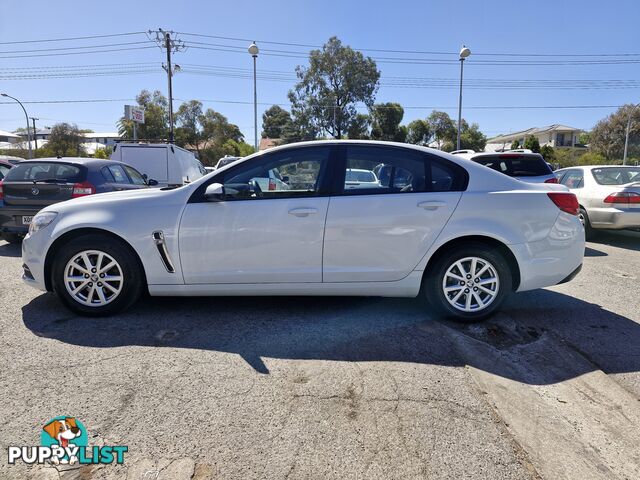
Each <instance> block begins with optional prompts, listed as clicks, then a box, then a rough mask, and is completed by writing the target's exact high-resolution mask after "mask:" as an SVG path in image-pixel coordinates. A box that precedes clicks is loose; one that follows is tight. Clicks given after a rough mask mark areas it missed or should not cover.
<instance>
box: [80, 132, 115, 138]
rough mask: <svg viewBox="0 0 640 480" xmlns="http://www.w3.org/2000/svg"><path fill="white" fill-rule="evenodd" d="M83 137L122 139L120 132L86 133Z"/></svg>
mask: <svg viewBox="0 0 640 480" xmlns="http://www.w3.org/2000/svg"><path fill="white" fill-rule="evenodd" d="M82 136H84V137H87V138H98V137H100V138H120V137H121V135H120V134H119V133H118V132H86V133H83V134H82Z"/></svg>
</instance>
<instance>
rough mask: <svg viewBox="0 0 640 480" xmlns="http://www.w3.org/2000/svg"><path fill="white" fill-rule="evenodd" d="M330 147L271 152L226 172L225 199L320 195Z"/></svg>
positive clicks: (224, 180)
mask: <svg viewBox="0 0 640 480" xmlns="http://www.w3.org/2000/svg"><path fill="white" fill-rule="evenodd" d="M330 151H331V149H330V147H328V146H327V147H306V148H298V149H292V150H286V151H282V152H277V153H275V152H274V153H268V154H266V155H264V156H263V157H256V158H254V159H252V160H250V161H249V162H247V163H244V164H242V165H240V166H239V167H238V168H235V169H233V170H230V171H229V172H226V174H225V177H224V179H223V185H224V190H225V199H227V200H260V199H268V198H290V197H310V196H316V195H318V194H319V193H320V188H321V181H322V177H323V175H324V172H325V171H326V167H327V164H328V160H329V154H330Z"/></svg>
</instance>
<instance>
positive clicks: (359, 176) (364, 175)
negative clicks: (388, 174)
mask: <svg viewBox="0 0 640 480" xmlns="http://www.w3.org/2000/svg"><path fill="white" fill-rule="evenodd" d="M345 180H346V181H347V182H376V181H377V180H378V179H377V178H376V174H375V173H373V172H371V171H369V170H352V169H349V170H347V175H346V178H345Z"/></svg>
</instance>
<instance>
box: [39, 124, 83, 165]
mask: <svg viewBox="0 0 640 480" xmlns="http://www.w3.org/2000/svg"><path fill="white" fill-rule="evenodd" d="M37 154H38V157H40V158H42V157H58V156H60V157H86V156H87V153H86V151H85V149H84V137H83V136H82V133H81V132H80V130H78V127H77V126H76V125H71V124H69V123H58V124H56V125H54V126H53V128H51V134H50V135H49V141H48V142H47V144H46V145H45V146H44V147H42V148H39V149H38V151H37Z"/></svg>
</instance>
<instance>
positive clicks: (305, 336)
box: [0, 233, 640, 480]
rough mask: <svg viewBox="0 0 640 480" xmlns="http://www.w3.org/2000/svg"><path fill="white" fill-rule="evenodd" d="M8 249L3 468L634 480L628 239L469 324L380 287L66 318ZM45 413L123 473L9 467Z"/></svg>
mask: <svg viewBox="0 0 640 480" xmlns="http://www.w3.org/2000/svg"><path fill="white" fill-rule="evenodd" d="M19 254H20V252H19V248H18V247H15V246H12V245H8V244H6V243H3V242H1V241H0V334H1V336H0V345H1V348H0V372H1V376H0V417H1V418H2V422H0V449H1V450H2V452H3V453H2V457H3V460H2V461H1V462H0V478H25V477H26V478H30V477H31V478H46V479H58V478H61V479H69V478H82V479H102V478H128V479H142V478H147V479H152V478H158V479H177V480H180V479H188V478H195V479H204V478H241V479H254V478H255V479H262V478H335V479H348V478H353V479H365V478H366V479H373V478H380V479H391V478H452V479H461V478H478V479H480V478H483V479H484V478H497V479H523V478H524V479H530V478H534V479H535V478H546V479H554V480H555V479H560V478H576V479H584V478H590V479H592V478H603V479H618V478H620V479H622V478H629V479H630V478H640V453H639V452H640V449H639V448H638V445H640V433H639V432H640V401H639V399H640V282H639V278H638V277H640V235H639V234H635V233H615V234H606V235H603V236H602V237H601V238H600V239H599V241H598V242H592V243H589V245H588V248H587V250H586V257H585V264H584V268H583V271H582V273H581V274H580V275H579V276H578V277H577V278H576V279H575V280H574V281H572V282H570V283H568V284H565V285H560V286H557V287H554V288H549V289H544V290H539V291H534V292H529V293H522V294H517V295H514V296H513V297H512V298H511V299H510V300H509V302H508V303H507V305H506V306H505V307H504V309H503V311H502V312H501V313H499V314H498V315H496V316H495V317H494V318H493V319H491V320H490V321H487V322H485V323H483V324H477V325H472V326H461V325H457V324H454V323H450V322H447V321H443V320H440V319H437V318H433V317H431V316H430V315H429V313H428V312H427V311H425V309H423V305H422V303H421V302H420V301H419V300H412V299H382V298H333V297H332V298H290V297H286V298H255V297H254V298H212V299H202V298H200V299H182V298H147V299H144V300H143V301H142V302H140V303H139V304H138V305H137V306H136V307H135V308H134V309H133V310H132V311H130V312H128V313H126V314H124V315H121V316H118V317H116V318H110V319H87V318H80V317H77V316H75V315H73V314H71V313H69V312H68V311H67V310H65V309H64V308H63V307H62V306H61V305H60V304H59V303H58V301H57V300H56V298H55V297H54V296H53V295H52V294H41V293H39V292H36V291H35V290H32V289H30V288H28V287H26V286H24V285H23V284H22V282H21V281H20V270H21V268H20V265H21V262H20V258H19ZM58 415H72V416H75V417H77V418H78V419H80V420H81V421H82V422H83V423H84V425H85V426H86V428H87V429H88V431H89V435H90V444H92V445H93V444H95V445H127V446H128V447H129V452H128V454H127V456H126V461H125V464H124V465H122V466H115V465H107V466H99V467H91V466H88V467H82V468H81V469H77V468H74V469H71V470H67V471H59V470H58V469H55V468H52V467H47V468H43V467H39V468H34V467H26V466H24V465H22V464H18V465H15V466H10V465H8V464H7V456H6V452H7V447H8V445H37V444H38V443H39V437H40V431H41V428H42V426H43V425H44V424H45V422H47V421H48V420H49V419H50V418H52V417H55V416H58ZM60 470H62V469H60Z"/></svg>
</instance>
